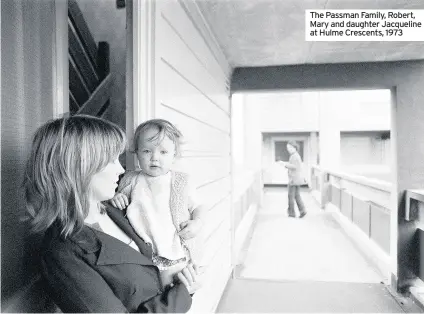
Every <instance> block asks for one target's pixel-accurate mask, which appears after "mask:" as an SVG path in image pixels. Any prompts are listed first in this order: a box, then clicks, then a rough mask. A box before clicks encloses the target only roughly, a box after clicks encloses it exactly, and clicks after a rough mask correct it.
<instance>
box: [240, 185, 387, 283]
mask: <svg viewBox="0 0 424 314" xmlns="http://www.w3.org/2000/svg"><path fill="white" fill-rule="evenodd" d="M301 195H302V197H303V199H304V201H305V204H306V207H307V208H308V215H306V216H305V217H304V218H303V219H299V218H296V219H293V218H288V217H287V214H286V208H287V190H286V189H283V188H279V189H277V188H271V189H270V188H267V189H266V190H265V199H264V207H263V209H262V210H261V211H260V212H259V213H258V216H257V220H256V225H255V229H254V232H253V234H252V238H251V239H250V245H249V246H248V248H247V250H246V252H244V261H243V262H242V263H241V264H240V265H239V269H238V274H239V276H240V277H241V278H257V279H271V280H291V281H293V280H294V281H325V282H356V283H380V282H381V281H382V280H384V279H385V278H383V277H382V275H381V274H379V273H378V271H377V269H376V267H375V266H374V265H372V264H371V263H370V262H369V261H368V260H367V259H366V258H365V257H364V256H363V255H362V254H361V253H360V252H359V251H358V250H357V249H356V247H355V246H354V244H353V243H352V241H351V240H350V239H349V238H348V237H347V236H346V235H345V233H344V232H343V230H342V229H341V228H340V226H339V224H338V223H337V222H336V221H335V220H334V218H333V216H332V215H331V214H330V213H326V212H324V211H322V210H321V209H320V208H319V207H318V205H317V204H316V202H315V200H314V199H313V198H312V196H311V195H310V194H309V193H307V190H305V191H304V192H303V191H302V193H301Z"/></svg>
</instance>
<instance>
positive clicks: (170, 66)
mask: <svg viewBox="0 0 424 314" xmlns="http://www.w3.org/2000/svg"><path fill="white" fill-rule="evenodd" d="M153 42H154V43H155V46H154V57H153V59H154V60H153V63H154V73H153V75H152V81H153V93H154V96H153V99H154V107H153V108H152V109H151V112H153V116H154V117H155V118H163V119H167V120H169V121H171V122H172V123H173V124H175V125H176V126H177V127H178V128H179V129H180V130H181V132H182V133H183V135H184V142H185V143H184V146H183V154H182V158H181V159H180V160H179V161H178V163H177V165H176V168H177V169H179V170H183V171H185V172H187V173H189V174H190V175H191V177H192V179H193V180H194V182H195V184H196V186H197V193H198V195H199V197H200V199H201V200H203V202H204V203H205V204H206V206H207V208H208V209H209V212H208V216H207V221H206V224H205V227H204V229H203V231H202V235H201V239H202V241H203V243H204V245H203V250H204V255H203V258H202V262H201V265H203V266H206V267H205V273H204V274H203V275H202V280H203V287H202V289H201V290H199V291H198V292H197V293H196V294H195V296H194V300H193V306H192V309H191V312H210V311H214V310H215V307H216V306H217V304H218V302H219V299H220V297H221V294H222V292H223V290H224V288H225V285H226V283H227V280H228V278H229V276H230V273H231V156H230V102H229V89H228V82H229V75H230V68H229V65H228V64H227V63H226V61H225V58H224V57H223V55H222V52H220V51H219V47H218V46H217V45H216V44H215V42H214V38H213V36H212V35H211V33H208V27H207V25H206V24H203V23H202V16H201V15H200V14H199V11H198V9H197V6H196V5H195V4H194V3H193V2H190V1H177V0H173V1H156V2H155V8H154V36H153Z"/></svg>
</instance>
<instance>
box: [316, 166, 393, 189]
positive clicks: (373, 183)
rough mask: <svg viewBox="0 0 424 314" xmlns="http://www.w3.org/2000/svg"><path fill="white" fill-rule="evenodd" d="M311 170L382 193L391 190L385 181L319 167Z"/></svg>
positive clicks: (389, 184)
mask: <svg viewBox="0 0 424 314" xmlns="http://www.w3.org/2000/svg"><path fill="white" fill-rule="evenodd" d="M312 168H313V169H317V170H319V171H321V172H325V173H328V174H330V175H332V176H334V177H339V178H341V179H344V180H347V181H350V182H353V183H359V184H361V185H365V186H368V187H371V188H373V189H376V190H380V191H383V192H388V193H390V192H391V190H392V184H391V183H389V182H386V181H382V180H378V179H370V178H367V177H364V176H361V175H355V174H349V173H346V172H342V171H335V170H328V169H323V168H320V167H319V166H312Z"/></svg>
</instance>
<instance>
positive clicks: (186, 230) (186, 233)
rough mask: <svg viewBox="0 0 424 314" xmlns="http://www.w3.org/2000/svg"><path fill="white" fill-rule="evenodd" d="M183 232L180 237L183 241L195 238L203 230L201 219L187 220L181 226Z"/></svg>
mask: <svg viewBox="0 0 424 314" xmlns="http://www.w3.org/2000/svg"><path fill="white" fill-rule="evenodd" d="M180 227H181V231H180V232H178V235H179V236H180V237H182V238H183V239H185V240H187V239H191V238H194V237H195V236H196V235H197V234H198V233H199V231H200V229H201V228H202V221H201V220H200V219H193V220H187V221H184V222H182V223H181V224H180Z"/></svg>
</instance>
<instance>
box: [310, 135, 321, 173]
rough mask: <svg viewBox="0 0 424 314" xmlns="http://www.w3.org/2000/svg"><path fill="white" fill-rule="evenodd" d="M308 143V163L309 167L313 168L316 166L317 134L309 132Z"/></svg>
mask: <svg viewBox="0 0 424 314" xmlns="http://www.w3.org/2000/svg"><path fill="white" fill-rule="evenodd" d="M310 143H311V155H310V159H309V160H310V161H311V165H312V166H315V165H317V164H318V151H319V147H318V132H311V134H310Z"/></svg>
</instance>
